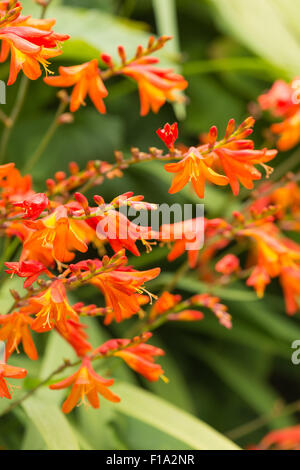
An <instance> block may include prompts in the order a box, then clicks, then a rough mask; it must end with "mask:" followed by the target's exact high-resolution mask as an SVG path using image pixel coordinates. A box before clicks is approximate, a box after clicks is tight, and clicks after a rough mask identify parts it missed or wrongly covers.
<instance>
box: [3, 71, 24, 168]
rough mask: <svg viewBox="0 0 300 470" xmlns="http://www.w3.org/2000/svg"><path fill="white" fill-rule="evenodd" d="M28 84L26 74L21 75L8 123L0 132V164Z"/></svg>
mask: <svg viewBox="0 0 300 470" xmlns="http://www.w3.org/2000/svg"><path fill="white" fill-rule="evenodd" d="M28 85H29V79H28V78H27V77H26V75H23V76H22V78H21V81H20V87H19V90H18V94H17V98H16V102H15V104H14V107H13V110H12V112H11V114H10V116H9V118H8V121H7V122H9V125H6V127H5V129H4V131H3V134H2V138H1V144H0V164H2V163H3V162H4V161H5V156H6V149H7V145H8V142H9V139H10V136H11V132H12V130H13V128H14V126H15V124H16V121H17V119H18V117H19V114H20V112H21V109H22V107H23V104H24V100H25V96H26V93H27V90H28Z"/></svg>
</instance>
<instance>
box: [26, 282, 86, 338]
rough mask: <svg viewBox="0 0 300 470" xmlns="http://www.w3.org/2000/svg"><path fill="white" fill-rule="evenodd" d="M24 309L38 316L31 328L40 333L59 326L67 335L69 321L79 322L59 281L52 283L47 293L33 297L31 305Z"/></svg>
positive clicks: (30, 301)
mask: <svg viewBox="0 0 300 470" xmlns="http://www.w3.org/2000/svg"><path fill="white" fill-rule="evenodd" d="M24 309H25V310H26V311H27V312H28V313H33V314H35V315H36V318H35V320H34V321H33V323H32V324H31V328H32V329H33V330H34V331H37V332H38V333H43V332H45V331H49V330H51V329H52V328H53V327H54V326H58V328H59V329H60V331H64V332H66V335H67V334H68V326H67V320H69V319H71V320H74V321H77V322H78V315H77V313H76V312H75V310H74V309H73V308H72V307H71V305H70V304H69V301H68V299H67V296H66V290H65V287H64V285H63V283H62V282H61V281H59V280H56V281H54V282H52V284H51V286H50V287H49V288H48V289H46V291H43V292H42V293H41V294H39V295H36V296H34V297H31V298H30V300H29V305H28V306H27V307H24Z"/></svg>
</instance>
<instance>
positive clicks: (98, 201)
mask: <svg viewBox="0 0 300 470" xmlns="http://www.w3.org/2000/svg"><path fill="white" fill-rule="evenodd" d="M93 199H94V201H95V203H96V204H97V206H103V204H105V201H104V199H103V197H102V196H98V195H97V194H95V196H94V198H93Z"/></svg>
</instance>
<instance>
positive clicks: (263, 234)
mask: <svg viewBox="0 0 300 470" xmlns="http://www.w3.org/2000/svg"><path fill="white" fill-rule="evenodd" d="M239 234H241V235H243V236H247V237H250V238H252V239H254V240H255V242H256V251H257V260H258V262H257V264H258V265H259V266H263V267H264V268H265V270H266V271H267V273H268V275H269V276H270V277H276V276H278V275H279V274H280V272H281V269H282V268H283V267H284V266H293V263H295V262H296V261H300V249H299V247H298V245H297V244H296V243H292V242H291V241H290V240H289V239H286V238H284V237H279V235H280V233H279V231H278V229H277V228H276V226H275V225H273V224H271V223H269V224H265V225H264V226H262V227H259V228H257V227H254V228H246V229H243V230H241V231H240V232H239Z"/></svg>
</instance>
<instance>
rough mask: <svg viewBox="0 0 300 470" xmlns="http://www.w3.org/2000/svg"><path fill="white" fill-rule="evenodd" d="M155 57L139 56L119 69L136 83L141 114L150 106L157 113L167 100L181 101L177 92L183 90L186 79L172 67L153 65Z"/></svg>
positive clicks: (146, 112) (157, 60)
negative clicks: (165, 67)
mask: <svg viewBox="0 0 300 470" xmlns="http://www.w3.org/2000/svg"><path fill="white" fill-rule="evenodd" d="M158 62H159V59H157V58H156V57H140V58H138V59H136V60H134V61H133V62H131V63H130V64H128V65H126V66H125V67H123V68H122V69H121V72H120V73H122V74H123V75H127V76H128V77H131V78H133V79H134V80H135V81H136V82H137V84H138V89H139V95H140V102H141V116H145V115H146V114H148V112H149V110H150V108H151V109H152V111H153V112H154V113H157V112H158V111H159V109H160V108H161V106H162V105H163V104H164V103H165V102H166V100H169V101H182V97H181V96H180V94H178V92H180V91H182V90H185V88H186V87H187V86H188V83H187V81H186V80H185V79H184V78H183V77H182V76H181V75H179V74H177V73H174V72H173V70H172V69H164V68H159V67H155V65H154V64H157V63H158Z"/></svg>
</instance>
